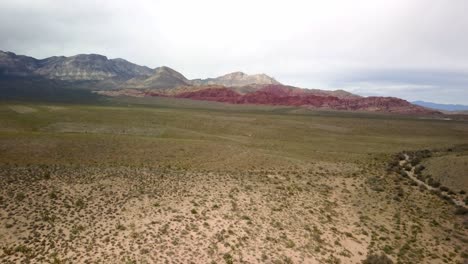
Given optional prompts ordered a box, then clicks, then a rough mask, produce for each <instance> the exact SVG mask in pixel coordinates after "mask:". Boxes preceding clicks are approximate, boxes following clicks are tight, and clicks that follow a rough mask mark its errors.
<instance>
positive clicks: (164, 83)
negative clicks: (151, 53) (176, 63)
mask: <svg viewBox="0 0 468 264" xmlns="http://www.w3.org/2000/svg"><path fill="white" fill-rule="evenodd" d="M184 85H190V81H189V80H188V79H187V78H185V76H184V75H182V74H181V73H180V72H177V71H175V70H173V69H171V68H169V67H165V66H163V67H158V68H156V69H155V70H154V71H153V72H152V74H151V75H150V76H139V77H135V78H132V79H130V80H128V81H127V82H125V83H124V84H122V85H120V87H122V88H152V89H158V88H174V87H178V86H184Z"/></svg>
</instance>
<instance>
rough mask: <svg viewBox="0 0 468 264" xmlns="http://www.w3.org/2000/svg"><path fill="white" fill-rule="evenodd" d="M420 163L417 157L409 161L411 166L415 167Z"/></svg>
mask: <svg viewBox="0 0 468 264" xmlns="http://www.w3.org/2000/svg"><path fill="white" fill-rule="evenodd" d="M420 162H421V159H420V158H418V157H415V158H414V159H412V160H411V165H413V166H416V165H418V164H419V163H420Z"/></svg>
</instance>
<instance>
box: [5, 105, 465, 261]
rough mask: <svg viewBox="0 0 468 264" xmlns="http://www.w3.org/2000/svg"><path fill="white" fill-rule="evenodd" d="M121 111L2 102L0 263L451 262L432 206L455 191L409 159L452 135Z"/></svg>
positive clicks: (346, 116)
mask: <svg viewBox="0 0 468 264" xmlns="http://www.w3.org/2000/svg"><path fill="white" fill-rule="evenodd" d="M125 100H127V99H125ZM132 100H136V99H132ZM158 100H161V101H162V100H164V99H158ZM127 103H128V102H125V104H124V105H120V104H116V105H104V106H91V105H89V106H85V105H63V106H61V107H62V108H61V109H62V110H54V111H50V110H48V109H49V108H48V104H31V105H28V107H30V108H34V109H35V110H36V111H34V112H29V113H27V114H26V113H25V114H15V115H12V114H11V110H9V108H8V105H5V104H0V125H1V126H0V146H1V149H2V151H1V152H0V177H1V179H2V184H3V185H2V189H1V190H0V209H1V210H0V211H1V212H4V213H2V214H0V223H1V225H0V230H3V232H0V236H1V237H0V248H1V250H0V262H2V263H3V262H5V263H10V262H24V263H28V262H29V263H36V262H38V263H41V262H50V263H74V262H85V263H86V262H88V263H109V262H121V263H136V262H138V263H140V261H141V262H142V263H145V262H147V263H151V262H154V260H155V259H157V260H158V261H159V260H160V261H161V262H162V263H164V262H171V261H174V262H180V263H190V262H195V263H211V262H215V263H223V262H224V263H234V262H238V261H247V260H248V261H251V262H271V263H309V262H312V263H315V262H318V263H361V262H362V261H367V262H364V263H380V262H369V261H377V260H382V261H388V259H393V261H395V263H431V261H432V260H434V259H437V260H438V261H439V260H440V262H446V263H456V262H457V261H458V262H459V261H461V260H462V258H463V255H462V252H463V250H462V249H463V248H464V245H465V244H464V243H465V242H464V241H466V232H467V231H466V230H468V229H464V228H463V227H464V226H465V225H466V224H464V222H463V219H462V218H463V217H462V216H461V215H465V214H466V212H465V210H464V209H461V208H463V207H460V208H458V209H456V207H455V206H454V205H452V204H448V203H446V202H445V200H442V199H448V200H447V201H451V198H450V197H457V199H459V200H461V201H463V200H465V199H466V195H465V194H464V193H462V192H461V189H466V188H460V190H459V189H457V188H454V187H452V185H450V182H447V181H445V180H444V179H440V178H438V176H436V175H435V174H434V176H429V174H430V173H429V172H428V171H431V166H428V165H427V164H426V163H427V160H428V159H429V156H430V158H431V159H432V158H439V157H441V156H442V154H441V153H440V152H438V151H436V150H434V151H414V149H424V148H429V147H431V146H440V145H445V144H449V143H450V145H456V144H459V143H461V142H464V141H465V142H466V141H467V140H468V135H466V134H464V133H462V132H458V131H460V130H457V129H459V128H460V127H464V125H463V124H457V129H452V127H453V126H454V125H453V124H452V123H450V122H439V121H433V120H417V121H415V120H413V119H410V118H407V117H405V118H403V117H398V116H383V115H368V114H353V113H327V112H307V111H305V112H303V113H302V114H290V112H291V111H293V110H291V109H290V108H281V107H279V108H261V107H255V106H252V108H248V107H250V106H242V107H237V106H235V105H231V106H229V107H230V108H229V109H228V110H226V109H225V108H224V107H219V108H217V106H213V107H212V108H210V107H211V106H209V107H208V109H206V108H204V109H200V108H197V107H194V106H193V105H192V104H191V103H190V102H187V105H185V106H184V105H182V106H180V105H179V106H174V105H170V104H169V103H167V104H166V103H165V104H158V105H156V106H154V107H153V106H143V105H134V104H127ZM146 103H147V102H146ZM197 104H200V102H198V103H197ZM294 111H296V110H294ZM28 115H29V116H28ZM415 122H419V123H417V124H418V125H414V123H415ZM421 124H427V125H424V126H422V125H421ZM4 127H7V128H8V131H6V130H5V131H4V130H2V129H3V128H4ZM12 131H13V132H12ZM447 131H449V132H447ZM428 134H430V135H431V137H428V136H427V135H428ZM420 138H424V140H419V139H420ZM30 146H34V147H30ZM452 148H453V151H452V152H451V154H453V155H459V154H460V153H461V152H460V150H459V148H458V147H452ZM403 149H413V151H408V150H407V151H402V150H403ZM445 150H446V149H445V148H444V151H445ZM394 153H399V154H397V155H395V154H394ZM404 154H408V155H409V156H413V155H417V157H418V159H419V160H418V162H409V164H401V165H400V163H405V155H404ZM389 160H390V162H388V161H389ZM412 164H415V165H412ZM406 165H408V166H406ZM408 169H409V170H408ZM412 170H414V175H413V174H411V172H412ZM400 173H401V175H400ZM411 175H413V176H414V177H416V178H417V179H418V180H419V181H420V182H425V183H427V185H428V186H432V187H434V186H436V187H437V189H428V191H426V189H425V188H427V187H426V186H425V185H421V183H420V182H418V183H417V184H416V185H415V183H412V178H410V176H411ZM402 176H403V177H402ZM412 185H415V186H412ZM440 186H446V187H447V188H448V191H442V190H441V189H440V188H439V187H440ZM419 190H422V191H419ZM434 194H436V195H439V196H440V197H441V198H442V199H440V198H439V197H437V196H435V195H434ZM444 197H449V198H444ZM447 212H450V213H447ZM454 212H455V214H456V215H454ZM4 234H8V235H4ZM10 234H13V235H10ZM149 245H151V246H149ZM374 252H384V253H385V254H386V255H381V254H377V255H374V254H373V253H374ZM382 256H384V257H382ZM382 263H391V262H382Z"/></svg>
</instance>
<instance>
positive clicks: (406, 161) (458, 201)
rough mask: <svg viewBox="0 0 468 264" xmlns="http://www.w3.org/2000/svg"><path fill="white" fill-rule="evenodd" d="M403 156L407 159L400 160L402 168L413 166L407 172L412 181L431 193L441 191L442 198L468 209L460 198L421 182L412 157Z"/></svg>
mask: <svg viewBox="0 0 468 264" xmlns="http://www.w3.org/2000/svg"><path fill="white" fill-rule="evenodd" d="M403 155H404V156H405V159H404V160H400V167H401V168H404V167H405V166H406V165H407V164H408V165H410V166H411V170H410V171H406V174H407V175H408V177H409V178H410V179H411V180H412V181H414V182H416V183H417V184H418V185H422V186H424V187H426V188H427V189H428V190H429V191H440V192H441V195H442V196H444V197H446V198H447V199H450V200H451V201H452V202H453V203H454V204H455V205H456V206H461V207H464V208H466V209H468V206H467V205H466V204H465V202H464V201H463V200H461V199H459V198H458V197H453V196H451V195H449V194H448V193H447V192H444V191H441V190H440V189H439V188H435V187H432V186H430V185H428V184H427V183H426V182H424V181H421V180H419V179H418V178H417V177H416V173H415V170H416V166H413V165H412V164H411V157H410V156H409V155H408V154H406V153H404V154H403Z"/></svg>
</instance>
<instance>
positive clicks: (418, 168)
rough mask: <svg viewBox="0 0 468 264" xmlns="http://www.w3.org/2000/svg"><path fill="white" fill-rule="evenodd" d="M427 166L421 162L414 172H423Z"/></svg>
mask: <svg viewBox="0 0 468 264" xmlns="http://www.w3.org/2000/svg"><path fill="white" fill-rule="evenodd" d="M425 168H426V167H424V165H421V164H419V165H418V166H416V167H415V168H414V172H415V173H421V172H422V171H423V170H424V169H425Z"/></svg>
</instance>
